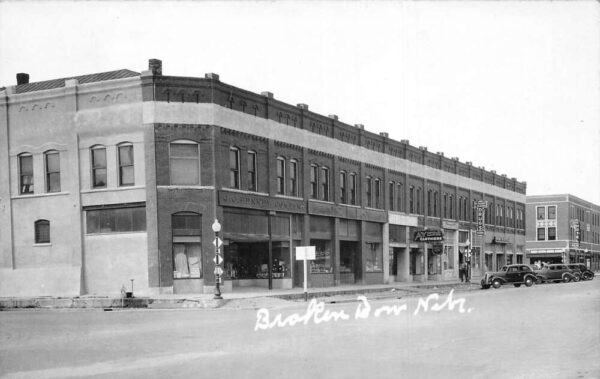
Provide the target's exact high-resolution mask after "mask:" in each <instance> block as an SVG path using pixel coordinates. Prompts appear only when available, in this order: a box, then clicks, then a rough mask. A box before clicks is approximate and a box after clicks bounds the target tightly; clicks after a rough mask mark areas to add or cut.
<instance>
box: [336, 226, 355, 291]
mask: <svg viewBox="0 0 600 379" xmlns="http://www.w3.org/2000/svg"><path fill="white" fill-rule="evenodd" d="M338 231H339V233H338V236H339V242H340V266H339V273H340V284H354V283H356V279H357V276H358V275H357V269H358V267H359V266H360V260H359V257H360V254H359V244H360V223H359V222H358V221H356V220H347V219H339V221H338Z"/></svg>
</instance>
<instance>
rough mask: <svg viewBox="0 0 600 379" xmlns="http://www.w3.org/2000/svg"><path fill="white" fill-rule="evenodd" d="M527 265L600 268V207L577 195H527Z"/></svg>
mask: <svg viewBox="0 0 600 379" xmlns="http://www.w3.org/2000/svg"><path fill="white" fill-rule="evenodd" d="M526 213H527V247H526V249H527V254H526V256H527V259H528V262H527V263H542V262H548V263H585V264H586V265H587V266H588V267H590V268H591V269H593V270H598V269H600V206H598V205H595V204H593V203H590V202H589V201H585V200H583V199H580V198H578V197H576V196H573V195H568V194H563V195H540V196H527V212H526Z"/></svg>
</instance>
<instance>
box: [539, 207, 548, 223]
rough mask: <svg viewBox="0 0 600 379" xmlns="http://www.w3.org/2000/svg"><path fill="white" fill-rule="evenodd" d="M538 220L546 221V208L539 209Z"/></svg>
mask: <svg viewBox="0 0 600 379" xmlns="http://www.w3.org/2000/svg"><path fill="white" fill-rule="evenodd" d="M537 219H538V220H545V219H546V208H545V207H537Z"/></svg>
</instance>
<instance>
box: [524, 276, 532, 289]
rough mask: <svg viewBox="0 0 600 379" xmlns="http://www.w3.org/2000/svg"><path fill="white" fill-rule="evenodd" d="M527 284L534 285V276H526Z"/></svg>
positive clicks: (528, 285)
mask: <svg viewBox="0 0 600 379" xmlns="http://www.w3.org/2000/svg"><path fill="white" fill-rule="evenodd" d="M525 285H526V286H527V287H531V286H532V285H533V278H531V277H530V276H529V277H527V278H525Z"/></svg>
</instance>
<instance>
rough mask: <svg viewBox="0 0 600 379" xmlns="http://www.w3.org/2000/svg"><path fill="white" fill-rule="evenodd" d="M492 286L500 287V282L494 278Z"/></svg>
mask: <svg viewBox="0 0 600 379" xmlns="http://www.w3.org/2000/svg"><path fill="white" fill-rule="evenodd" d="M492 287H494V288H500V287H502V282H501V281H500V280H499V279H494V281H493V282H492Z"/></svg>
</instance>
